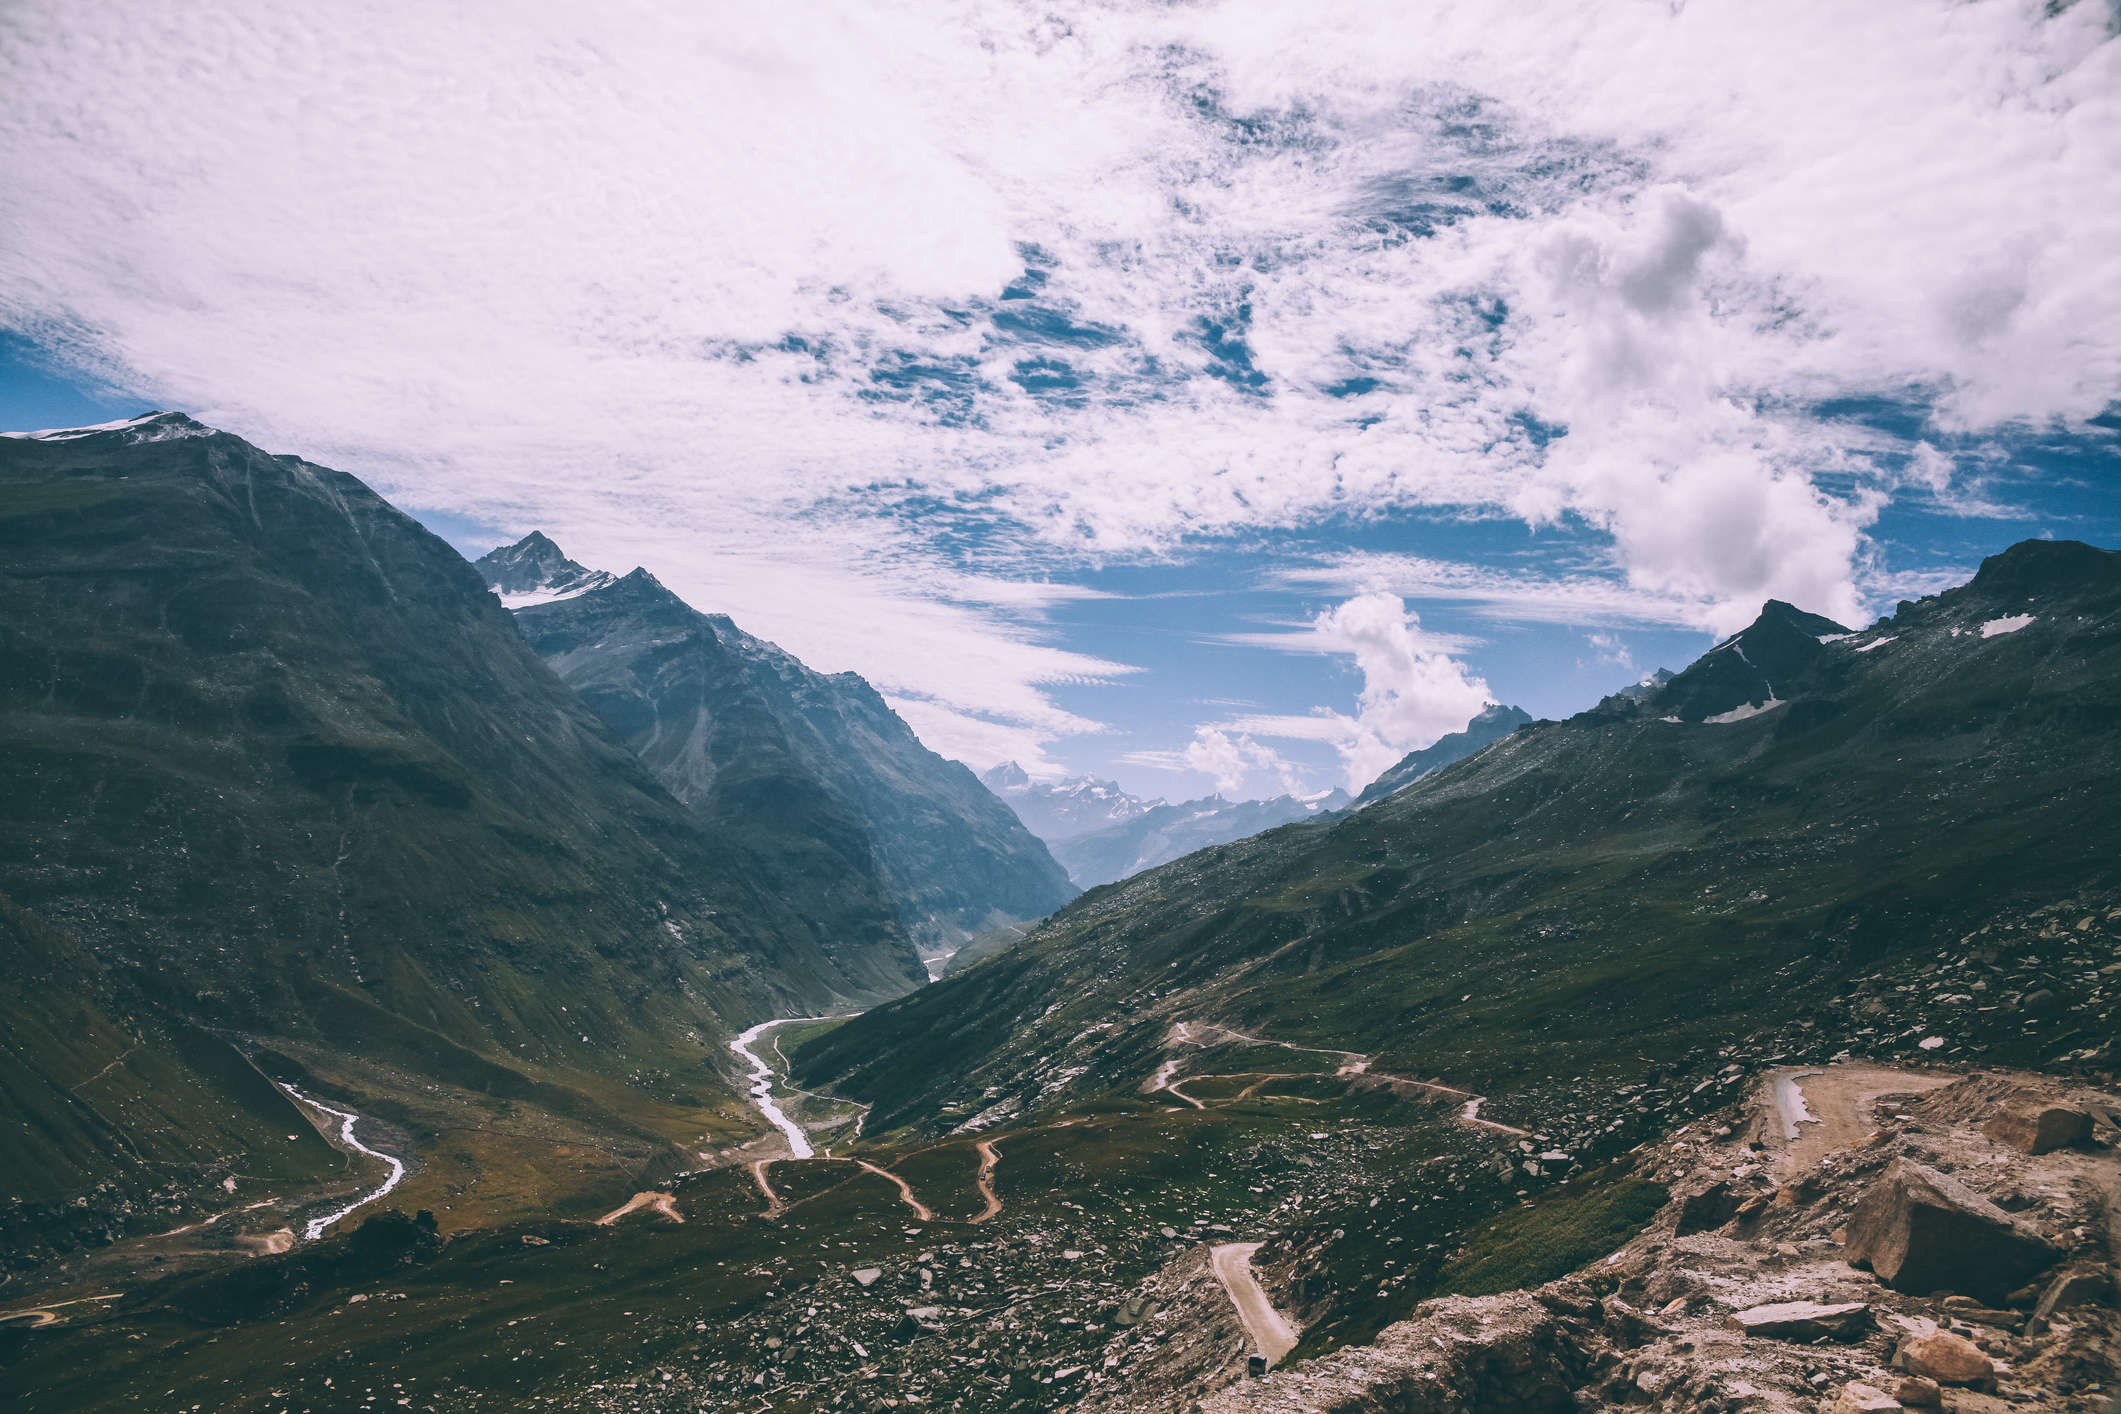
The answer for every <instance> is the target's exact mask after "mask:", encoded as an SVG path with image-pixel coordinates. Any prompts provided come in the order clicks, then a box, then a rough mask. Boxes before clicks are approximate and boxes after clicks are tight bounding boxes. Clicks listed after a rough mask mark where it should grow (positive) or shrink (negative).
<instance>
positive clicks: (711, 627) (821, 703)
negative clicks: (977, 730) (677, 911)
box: [482, 541, 1074, 990]
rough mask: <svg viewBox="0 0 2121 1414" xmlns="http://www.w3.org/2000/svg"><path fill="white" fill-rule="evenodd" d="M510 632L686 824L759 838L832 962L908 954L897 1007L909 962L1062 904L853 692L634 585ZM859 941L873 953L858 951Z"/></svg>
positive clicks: (1025, 840)
mask: <svg viewBox="0 0 2121 1414" xmlns="http://www.w3.org/2000/svg"><path fill="white" fill-rule="evenodd" d="M521 543H526V544H527V543H528V542H527V541H526V542H521ZM545 543H546V544H547V545H550V544H551V542H550V541H546V542H545ZM511 548H518V547H511ZM553 549H554V552H555V553H556V552H557V547H553ZM499 553H500V552H496V554H499ZM489 558H490V557H489ZM485 563H486V562H485V561H482V565H483V564H485ZM567 563H570V564H571V563H572V561H568V562H567ZM516 624H517V626H518V628H519V629H520V630H521V631H522V632H523V635H524V638H525V640H526V642H528V643H529V644H530V646H531V648H532V649H533V651H535V652H536V653H537V654H538V655H539V656H540V657H541V658H542V659H543V660H544V661H545V662H547V663H548V664H549V665H550V666H551V667H552V668H553V669H554V671H555V672H557V673H558V674H559V676H560V677H561V678H562V679H563V680H564V681H566V682H568V683H569V684H570V685H571V686H573V687H574V688H575V689H576V691H578V692H579V693H580V694H581V695H582V697H583V700H584V701H586V702H587V703H588V704H589V706H590V708H591V709H592V710H593V711H595V712H596V713H597V714H598V716H599V717H600V718H601V719H602V720H603V721H604V722H605V723H606V724H607V725H609V726H610V727H611V729H612V730H613V731H614V732H616V733H617V734H618V736H619V737H620V739H621V740H623V741H626V742H627V743H628V744H629V745H630V746H631V747H632V749H634V750H636V751H637V752H639V753H640V754H641V756H642V758H643V760H644V761H646V762H647V764H648V766H649V768H650V770H651V771H653V772H654V773H655V775H656V777H657V778H658V779H659V780H660V781H661V782H662V783H663V784H664V785H665V786H666V787H667V788H668V789H670V790H671V792H672V793H673V794H674V795H676V796H677V797H678V798H679V799H680V800H682V801H684V802H685V803H686V804H687V806H688V807H689V808H691V809H693V810H694V811H695V813H697V814H699V815H700V816H701V817H702V818H703V819H706V820H708V821H709V822H711V823H719V824H724V825H729V826H732V827H735V826H737V825H739V824H741V825H742V827H743V828H745V829H746V831H747V832H748V833H749V834H751V836H752V838H753V841H754V843H755V844H759V845H761V846H763V844H764V841H765V840H766V838H767V837H768V836H770V837H771V839H772V841H773V842H774V843H773V847H772V849H770V850H769V849H765V848H763V847H762V848H760V849H759V850H757V851H755V854H756V857H759V858H761V859H766V858H767V857H768V856H776V857H778V858H779V859H780V860H782V861H784V862H785V863H787V865H788V866H789V867H786V868H783V867H780V866H779V865H774V864H769V865H768V867H769V870H770V872H771V874H772V877H774V878H775V879H776V880H777V881H778V882H777V886H778V887H782V888H788V889H801V890H804V891H805V892H807V893H809V894H810V895H811V896H813V897H815V898H818V899H820V900H821V901H823V902H824V903H825V904H826V905H827V906H828V907H829V909H830V910H831V912H832V916H834V917H836V918H838V919H839V920H840V921H841V925H842V933H843V935H844V936H843V938H842V940H841V941H840V942H839V943H837V944H833V945H831V946H834V947H837V948H839V949H840V950H841V951H842V952H843V953H852V952H858V951H862V950H865V949H867V950H870V951H889V950H890V944H889V941H888V938H887V937H886V936H885V935H888V934H891V933H894V932H895V933H897V934H900V935H902V936H903V937H904V938H905V939H907V940H910V945H909V946H908V947H907V948H906V949H905V950H904V951H903V952H902V953H900V954H899V955H898V956H897V957H896V959H895V960H894V961H892V962H891V963H889V964H888V968H887V970H889V972H890V975H891V976H893V977H894V978H895V979H896V980H897V982H898V983H902V984H903V985H902V986H901V987H900V989H901V990H903V989H904V988H905V987H911V986H915V985H919V984H920V983H922V982H924V981H926V980H927V972H926V970H925V969H924V967H923V964H922V962H921V961H920V960H919V959H931V960H932V959H938V958H941V957H944V956H947V955H948V954H949V953H951V952H953V951H955V950H956V949H957V948H958V947H960V946H962V945H963V943H964V942H965V941H966V940H967V939H969V938H971V937H973V936H975V935H977V934H979V933H981V932H984V931H987V930H989V929H993V928H996V927H999V926H1005V925H1009V924H1016V923H1022V922H1025V921H1028V920H1031V919H1035V918H1039V917H1043V916H1044V915H1045V914H1046V913H1048V912H1051V911H1052V909H1054V908H1056V907H1059V906H1060V905H1061V904H1063V903H1065V902H1066V901H1067V900H1068V899H1069V898H1071V897H1073V895H1074V889H1073V887H1072V886H1071V885H1070V884H1069V883H1068V881H1067V878H1066V875H1065V874H1064V873H1063V872H1062V870H1061V868H1060V866H1059V865H1058V864H1056V863H1055V862H1054V861H1053V860H1052V858H1051V856H1050V855H1049V854H1048V853H1047V851H1046V848H1045V846H1044V845H1043V844H1041V843H1040V842H1039V841H1038V840H1037V839H1036V838H1035V837H1034V836H1033V835H1032V834H1031V832H1030V831H1028V830H1027V829H1025V828H1024V826H1023V825H1022V824H1021V823H1020V822H1019V821H1018V819H1017V817H1016V815H1015V814H1014V813H1013V812H1012V811H1010V810H1009V808H1008V807H1007V806H1006V805H1005V804H1003V802H1001V801H1000V800H998V799H996V798H995V797H994V795H993V794H992V793H991V792H989V791H988V790H987V788H986V787H985V786H983V785H981V784H980V782H979V781H978V779H977V778H976V777H974V776H973V774H972V773H971V771H969V770H968V769H967V768H966V767H964V766H963V765H961V764H959V763H957V762H954V761H949V760H946V759H945V758H943V757H941V756H939V755H937V754H936V753H935V752H933V751H930V750H929V749H928V748H927V747H926V746H925V745H923V744H922V743H921V741H920V739H919V738H918V737H917V736H916V735H915V734H914V733H913V730H912V729H911V728H910V727H908V726H907V725H906V723H905V722H904V720H903V719H901V718H900V717H899V716H898V714H897V713H896V712H894V711H892V710H891V708H890V706H889V704H888V703H886V702H885V701H884V699H883V697H882V695H881V694H879V693H878V692H877V691H876V690H875V689H874V688H873V687H872V686H870V684H869V683H868V682H867V681H866V680H865V679H863V678H862V677H861V676H860V675H858V674H854V673H836V674H830V675H828V674H823V673H819V672H816V671H815V670H813V669H811V668H810V667H808V666H807V665H805V664H804V663H803V662H802V661H801V660H800V659H798V658H796V657H795V656H794V655H793V654H791V653H789V652H787V651H786V650H785V649H783V648H781V647H779V646H778V645H776V644H773V643H770V642H768V641H766V640H764V639H761V638H757V637H754V636H753V635H751V634H749V633H746V632H745V631H744V630H743V629H741V628H739V627H738V626H737V625H736V624H735V622H734V621H733V620H732V619H730V617H729V616H728V615H726V614H715V613H707V612H704V611H701V610H698V609H695V608H693V607H692V606H691V605H689V604H687V603H685V601H684V600H682V599H681V598H679V597H678V596H677V595H676V594H674V593H672V592H671V591H670V590H669V589H668V588H667V587H666V586H664V585H663V584H662V583H661V581H659V580H657V579H656V578H655V576H654V575H652V574H651V573H649V572H648V571H647V570H645V569H639V568H637V569H635V570H633V571H632V572H631V573H629V574H626V575H624V576H620V577H618V578H615V579H609V580H608V582H605V583H602V584H595V585H590V586H588V587H586V588H584V589H581V590H579V591H577V592H574V593H572V594H569V595H567V596H565V597H561V598H556V599H553V600H550V601H546V602H541V603H533V604H527V605H525V606H524V607H522V608H520V609H518V610H517V611H516ZM869 934H874V935H877V939H878V941H877V942H876V943H875V944H873V945H871V944H864V943H860V942H857V941H856V939H858V938H861V937H863V936H865V935H869ZM915 949H917V950H918V954H919V958H918V959H917V958H916V957H915V955H914V950H915ZM880 965H882V964H880ZM882 975H883V974H881V973H880V974H879V976H880V978H881V976H882Z"/></svg>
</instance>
